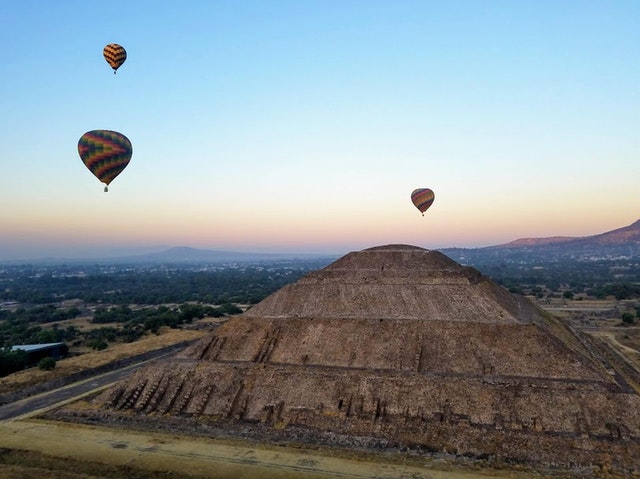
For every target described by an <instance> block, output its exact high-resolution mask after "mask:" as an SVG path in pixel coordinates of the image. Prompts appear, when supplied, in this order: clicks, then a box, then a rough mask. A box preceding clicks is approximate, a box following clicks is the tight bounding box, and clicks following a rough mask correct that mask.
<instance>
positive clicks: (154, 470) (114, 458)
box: [0, 420, 577, 479]
mask: <svg viewBox="0 0 640 479" xmlns="http://www.w3.org/2000/svg"><path fill="white" fill-rule="evenodd" d="M0 448H5V449H9V450H12V451H28V452H29V454H26V453H23V454H22V456H20V455H16V453H13V454H11V455H10V454H8V453H6V452H5V453H4V456H5V458H4V460H3V453H2V451H1V450H0V475H1V476H2V477H6V478H11V477H21V478H22V477H25V475H22V474H24V473H25V472H27V473H28V477H36V475H37V477H39V478H47V479H49V478H51V479H53V478H60V479H67V478H68V479H72V478H73V479H75V478H76V477H83V478H93V477H95V478H106V477H127V478H130V477H133V478H135V477H138V478H146V477H171V478H182V477H193V478H215V479H218V478H236V479H241V478H245V479H253V478H256V479H258V478H260V479H271V478H273V479H276V478H277V479H289V478H291V479H294V478H296V479H301V478H367V479H376V478H380V479H382V478H385V479H390V478H407V479H408V478H411V479H445V478H448V479H482V478H488V477H496V478H513V479H532V478H540V477H556V478H575V477H577V476H570V475H555V476H550V475H547V474H544V475H542V476H541V474H540V473H533V472H527V471H517V470H512V471H508V470H498V469H488V468H487V469H483V468H481V467H475V468H471V467H468V468H467V469H466V470H465V468H464V466H463V467H460V466H456V465H454V464H452V463H448V462H447V461H446V460H443V459H424V458H418V457H410V456H406V457H405V458H404V462H398V455H397V454H396V455H395V461H393V462H392V460H391V459H390V458H387V457H385V454H384V453H382V454H376V455H374V454H365V453H361V454H360V455H359V456H358V455H356V454H354V453H353V452H351V453H349V454H347V453H345V452H344V451H337V450H330V449H315V450H314V449H305V448H299V447H296V448H292V447H285V446H264V445H258V444H252V443H249V442H241V441H220V440H213V439H209V438H202V437H198V438H195V437H189V436H176V435H171V434H164V433H148V432H136V431H126V430H121V429H115V428H101V427H92V426H79V425H71V424H63V423H54V422H48V421H39V420H28V421H15V422H5V423H2V424H0ZM34 452H35V453H36V454H33V453H34ZM42 453H45V454H46V456H43V455H42ZM47 456H53V457H57V458H65V460H64V461H60V462H57V463H56V462H55V461H52V460H51V459H48V458H47ZM20 458H21V460H19V459H20ZM69 461H72V462H69ZM16 463H17V464H16ZM25 463H26V464H28V465H30V466H26V465H25ZM74 464H77V465H74ZM33 465H35V466H36V467H35V468H34V467H31V466H33ZM105 465H106V466H108V468H105ZM47 468H48V469H49V470H48V471H47ZM52 468H53V470H51V469H52ZM56 468H63V469H62V470H56ZM71 470H73V471H87V472H86V473H83V475H80V476H78V475H76V474H75V472H74V473H70V472H69V471H71ZM36 472H37V474H35V473H36ZM12 474H13V475H12ZM84 474H88V475H84ZM114 474H115V475H114ZM118 474H120V475H118ZM145 474H147V475H145Z"/></svg>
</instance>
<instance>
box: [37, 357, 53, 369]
mask: <svg viewBox="0 0 640 479" xmlns="http://www.w3.org/2000/svg"><path fill="white" fill-rule="evenodd" d="M55 367H56V360H55V359H53V358H52V357H51V356H47V357H46V358H42V359H41V360H40V361H39V362H38V368H39V369H42V370H43V371H53V370H54V369H55Z"/></svg>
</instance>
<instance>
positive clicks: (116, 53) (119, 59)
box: [102, 43, 127, 75]
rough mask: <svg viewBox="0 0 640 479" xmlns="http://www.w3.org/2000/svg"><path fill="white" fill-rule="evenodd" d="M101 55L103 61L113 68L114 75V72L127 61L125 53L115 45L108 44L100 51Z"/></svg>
mask: <svg viewBox="0 0 640 479" xmlns="http://www.w3.org/2000/svg"><path fill="white" fill-rule="evenodd" d="M102 54H103V55H104V59H105V60H107V63H108V64H109V65H111V68H113V74H114V75H115V73H116V70H117V69H118V68H120V67H121V66H122V64H123V63H124V61H125V60H126V59H127V51H126V50H125V49H124V48H123V47H121V46H120V45H118V44H117V43H109V45H107V46H106V47H104V50H102Z"/></svg>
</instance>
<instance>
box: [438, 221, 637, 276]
mask: <svg viewBox="0 0 640 479" xmlns="http://www.w3.org/2000/svg"><path fill="white" fill-rule="evenodd" d="M440 251H442V252H443V253H444V254H446V255H447V256H449V257H450V258H452V259H454V260H456V261H458V262H461V263H464V264H473V265H478V264H482V263H488V262H496V261H507V262H509V261H519V262H521V263H523V264H527V263H533V262H538V261H558V260H563V259H574V260H580V261H595V260H603V259H620V258H629V259H631V258H640V220H638V221H636V222H635V223H633V224H630V225H629V226H625V227H623V228H618V229H615V230H612V231H607V232H606V233H601V234H597V235H592V236H584V237H567V236H553V237H549V238H521V239H517V240H515V241H511V242H510V243H506V244H502V245H496V246H487V247H484V248H445V249H441V250H440Z"/></svg>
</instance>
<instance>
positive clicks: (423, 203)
mask: <svg viewBox="0 0 640 479" xmlns="http://www.w3.org/2000/svg"><path fill="white" fill-rule="evenodd" d="M435 198H436V195H435V193H434V192H433V191H432V190H430V189H429V188H418V189H417V190H413V192H412V193H411V201H412V202H413V204H414V205H415V207H416V208H418V209H419V210H420V212H421V213H422V216H424V212H425V211H427V210H428V209H429V207H430V206H431V204H432V203H433V200H434V199H435Z"/></svg>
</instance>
